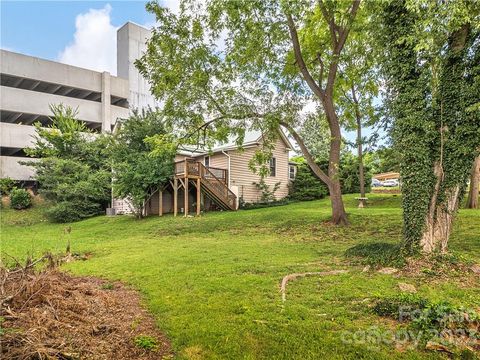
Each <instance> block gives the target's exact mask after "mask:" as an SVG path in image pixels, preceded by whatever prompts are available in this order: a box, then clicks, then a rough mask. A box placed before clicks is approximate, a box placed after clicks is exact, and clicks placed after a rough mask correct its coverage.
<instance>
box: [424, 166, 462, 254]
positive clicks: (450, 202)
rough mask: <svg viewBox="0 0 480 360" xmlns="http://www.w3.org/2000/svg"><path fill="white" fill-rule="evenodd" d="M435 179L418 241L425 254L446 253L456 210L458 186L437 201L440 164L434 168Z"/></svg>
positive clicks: (440, 179) (441, 177)
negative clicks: (423, 227) (422, 229)
mask: <svg viewBox="0 0 480 360" xmlns="http://www.w3.org/2000/svg"><path fill="white" fill-rule="evenodd" d="M434 173H435V177H436V178H437V181H436V184H435V188H434V191H433V194H432V198H431V200H430V206H429V209H428V213H427V216H426V219H425V229H424V231H423V234H422V237H421V239H420V248H421V250H422V251H423V252H424V253H426V254H430V253H432V252H436V251H438V252H441V253H446V252H447V250H448V240H449V238H450V233H451V231H452V223H453V220H454V218H455V215H456V213H457V210H458V204H459V195H460V186H459V185H457V186H455V187H453V188H450V189H446V190H445V199H444V200H443V201H441V202H439V201H438V195H439V193H440V189H441V185H442V180H443V169H442V164H441V162H437V163H436V164H435V166H434Z"/></svg>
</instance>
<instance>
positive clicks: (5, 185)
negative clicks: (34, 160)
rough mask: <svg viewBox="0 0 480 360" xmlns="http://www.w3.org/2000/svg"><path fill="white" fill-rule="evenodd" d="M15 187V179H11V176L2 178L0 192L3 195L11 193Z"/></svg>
mask: <svg viewBox="0 0 480 360" xmlns="http://www.w3.org/2000/svg"><path fill="white" fill-rule="evenodd" d="M14 187H15V180H13V179H10V178H9V177H6V178H3V179H0V194H1V195H10V192H11V191H12V190H13V188H14Z"/></svg>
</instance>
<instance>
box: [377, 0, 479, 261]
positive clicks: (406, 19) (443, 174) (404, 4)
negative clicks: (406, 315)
mask: <svg viewBox="0 0 480 360" xmlns="http://www.w3.org/2000/svg"><path fill="white" fill-rule="evenodd" d="M479 9H480V5H479V3H478V2H471V1H454V2H440V1H435V0H424V1H406V0H393V1H389V2H387V3H386V5H385V8H384V11H383V13H382V20H383V21H382V24H383V26H381V27H379V30H380V35H379V37H380V38H381V39H382V42H383V46H384V49H385V55H386V56H385V59H384V62H383V64H382V65H383V71H384V74H385V78H386V85H387V89H388V106H389V110H390V115H391V117H392V119H393V122H394V124H393V140H394V144H395V148H396V150H397V151H398V152H399V153H400V155H401V175H402V180H403V186H402V192H403V216H404V239H405V249H406V251H407V252H409V253H411V252H414V251H416V250H418V249H420V250H422V251H423V252H425V253H431V252H434V251H440V252H445V251H447V246H448V239H449V236H450V232H451V229H452V223H453V220H454V217H455V214H456V212H457V209H458V205H459V200H460V199H461V196H462V194H463V193H464V189H465V184H466V181H467V178H468V176H469V173H470V169H471V166H472V163H473V160H474V158H475V156H476V155H477V154H478V148H479V145H480V117H479V111H478V99H479V98H480V82H479V79H480V77H479V74H480V48H479V46H480V40H479V35H480V33H479V27H478V24H479Z"/></svg>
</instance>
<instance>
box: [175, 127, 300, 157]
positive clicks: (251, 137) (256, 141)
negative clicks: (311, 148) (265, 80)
mask: <svg viewBox="0 0 480 360" xmlns="http://www.w3.org/2000/svg"><path fill="white" fill-rule="evenodd" d="M278 132H279V134H280V139H282V141H283V142H284V143H285V145H286V147H287V149H288V150H291V149H293V146H292V144H291V143H290V141H289V140H288V138H287V136H286V135H285V134H284V132H283V131H282V130H281V129H279V131H278ZM261 141H262V133H261V131H258V130H248V131H245V138H244V139H243V144H242V147H248V146H255V145H260V143H261ZM239 147H240V146H239V145H237V143H236V138H235V137H233V136H230V137H229V139H228V141H227V142H225V143H218V144H215V146H214V147H213V148H212V149H210V150H206V149H202V148H199V147H194V146H183V147H182V148H180V149H179V151H178V153H179V154H181V155H186V156H192V157H195V156H201V155H206V154H208V153H216V152H221V151H227V150H235V149H237V148H239Z"/></svg>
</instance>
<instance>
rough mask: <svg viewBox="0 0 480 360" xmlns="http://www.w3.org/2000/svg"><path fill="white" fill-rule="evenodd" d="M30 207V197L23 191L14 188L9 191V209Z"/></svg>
mask: <svg viewBox="0 0 480 360" xmlns="http://www.w3.org/2000/svg"><path fill="white" fill-rule="evenodd" d="M30 206H32V196H31V195H30V194H29V193H28V191H27V190H25V189H17V188H14V189H13V190H12V191H10V207H11V208H12V209H16V210H22V209H26V208H29V207H30Z"/></svg>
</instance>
